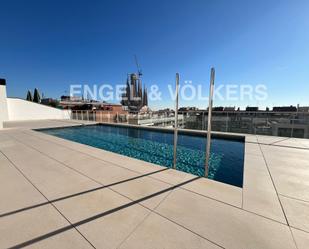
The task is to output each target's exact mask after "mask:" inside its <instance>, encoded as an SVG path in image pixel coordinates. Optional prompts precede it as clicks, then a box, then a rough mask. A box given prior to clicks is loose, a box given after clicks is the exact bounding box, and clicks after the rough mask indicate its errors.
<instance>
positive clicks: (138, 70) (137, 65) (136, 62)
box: [134, 55, 143, 78]
mask: <svg viewBox="0 0 309 249" xmlns="http://www.w3.org/2000/svg"><path fill="white" fill-rule="evenodd" d="M134 59H135V64H136V67H137V73H138V76H139V78H140V77H141V76H142V75H143V73H142V70H141V68H140V67H139V64H138V61H137V57H136V55H134Z"/></svg>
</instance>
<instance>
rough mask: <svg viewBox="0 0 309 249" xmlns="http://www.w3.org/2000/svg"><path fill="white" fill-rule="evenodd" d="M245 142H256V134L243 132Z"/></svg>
mask: <svg viewBox="0 0 309 249" xmlns="http://www.w3.org/2000/svg"><path fill="white" fill-rule="evenodd" d="M244 136H245V141H246V143H257V142H258V140H257V137H256V135H250V134H244Z"/></svg>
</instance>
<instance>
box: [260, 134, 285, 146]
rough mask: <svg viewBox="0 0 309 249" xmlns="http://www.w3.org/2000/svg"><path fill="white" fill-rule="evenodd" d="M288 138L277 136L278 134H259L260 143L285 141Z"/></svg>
mask: <svg viewBox="0 0 309 249" xmlns="http://www.w3.org/2000/svg"><path fill="white" fill-rule="evenodd" d="M286 139H288V138H286V137H276V136H262V135H258V136H257V141H258V143H260V144H268V145H269V144H274V143H277V142H279V141H284V140H286Z"/></svg>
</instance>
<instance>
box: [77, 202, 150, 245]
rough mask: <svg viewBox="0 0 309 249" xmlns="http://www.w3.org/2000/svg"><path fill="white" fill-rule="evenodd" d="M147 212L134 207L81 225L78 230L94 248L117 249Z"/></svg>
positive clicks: (137, 206)
mask: <svg viewBox="0 0 309 249" xmlns="http://www.w3.org/2000/svg"><path fill="white" fill-rule="evenodd" d="M149 212H150V211H149V210H146V209H145V208H142V207H141V206H139V205H134V206H130V207H128V208H124V209H121V210H119V211H117V212H115V213H112V214H110V215H107V216H104V217H102V218H99V219H96V220H93V221H91V222H89V223H86V224H83V225H81V226H79V227H78V229H79V230H80V231H81V232H82V234H83V235H84V236H85V237H86V238H87V239H88V240H89V241H91V243H92V244H93V245H94V246H95V247H96V248H117V247H118V245H119V244H120V243H121V242H122V241H123V240H124V239H126V238H127V237H128V236H129V235H130V234H131V233H132V231H133V230H134V229H135V228H136V227H137V226H138V225H139V224H140V223H141V222H142V221H143V220H144V219H145V217H146V216H147V215H148V214H149Z"/></svg>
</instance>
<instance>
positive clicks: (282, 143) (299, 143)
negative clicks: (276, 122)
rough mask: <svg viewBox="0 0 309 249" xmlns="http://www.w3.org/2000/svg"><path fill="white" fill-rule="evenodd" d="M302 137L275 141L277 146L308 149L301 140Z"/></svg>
mask: <svg viewBox="0 0 309 249" xmlns="http://www.w3.org/2000/svg"><path fill="white" fill-rule="evenodd" d="M302 140H303V139H299V140H296V139H293V140H292V139H288V140H284V141H280V142H277V143H275V145H277V146H285V147H295V148H303V149H309V148H308V146H307V144H306V143H304V142H303V141H302Z"/></svg>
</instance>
